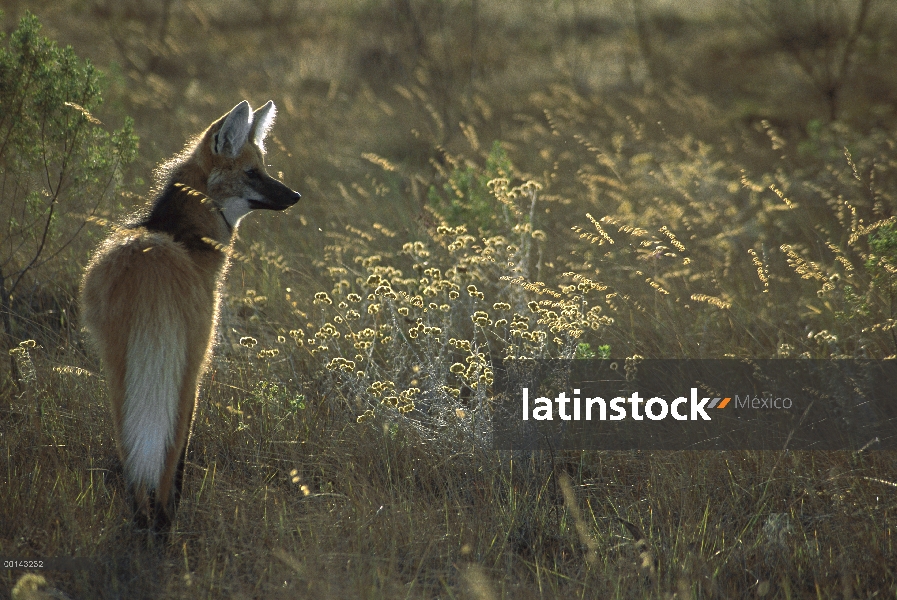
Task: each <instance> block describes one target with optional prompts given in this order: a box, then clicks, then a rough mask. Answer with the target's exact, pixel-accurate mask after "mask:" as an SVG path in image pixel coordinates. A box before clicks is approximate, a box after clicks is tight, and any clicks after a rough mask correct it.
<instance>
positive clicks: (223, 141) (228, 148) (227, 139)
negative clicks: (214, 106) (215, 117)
mask: <svg viewBox="0 0 897 600" xmlns="http://www.w3.org/2000/svg"><path fill="white" fill-rule="evenodd" d="M250 111H251V109H250V108H249V103H248V102H246V100H243V101H242V102H240V103H239V104H238V105H236V106H235V107H234V108H233V110H231V111H230V112H229V113H227V116H226V117H224V123H222V124H221V129H219V130H218V133H216V134H215V137H214V138H213V140H212V152H214V153H215V154H223V155H225V156H227V157H228V158H236V157H237V155H238V154H240V150H242V149H243V144H245V143H246V140H247V139H249V131H250V129H251V127H252V121H251V120H250V119H251V118H252V113H251V112H250Z"/></svg>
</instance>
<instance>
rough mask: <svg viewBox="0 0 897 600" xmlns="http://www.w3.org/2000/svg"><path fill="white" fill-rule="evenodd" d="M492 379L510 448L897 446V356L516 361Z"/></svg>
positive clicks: (497, 431) (498, 436) (502, 442)
mask: <svg viewBox="0 0 897 600" xmlns="http://www.w3.org/2000/svg"><path fill="white" fill-rule="evenodd" d="M493 390H494V392H495V397H496V407H497V408H496V413H495V416H494V420H493V424H494V437H493V440H494V447H495V448H496V449H502V450H539V449H542V450H548V449H555V450H561V449H568V450H783V449H791V450H860V449H869V450H895V449H897V361H886V360H791V359H783V360H735V359H731V360H728V359H727V360H710V359H708V360H697V359H694V360H641V361H630V360H569V361H519V362H517V361H515V362H510V361H508V362H506V363H505V364H504V365H503V366H501V367H498V368H497V369H496V370H495V381H494V386H493Z"/></svg>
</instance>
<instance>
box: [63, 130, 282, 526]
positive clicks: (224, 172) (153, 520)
mask: <svg viewBox="0 0 897 600" xmlns="http://www.w3.org/2000/svg"><path fill="white" fill-rule="evenodd" d="M224 118H225V117H222V118H221V119H219V120H218V121H216V122H215V123H214V124H213V125H212V126H210V127H209V129H207V130H206V131H205V132H204V133H203V134H202V135H201V136H200V137H199V138H197V140H196V142H195V143H194V145H193V146H192V147H190V148H188V149H187V150H186V151H185V152H184V153H183V154H182V155H181V156H180V157H179V158H177V159H175V161H172V163H169V164H168V165H166V166H163V167H162V170H161V172H162V174H163V176H165V175H167V178H168V181H167V182H163V183H162V187H161V188H160V191H159V193H160V200H159V201H161V198H162V197H164V199H165V202H166V204H165V208H164V215H165V218H166V219H169V220H166V221H165V223H174V225H173V226H172V227H174V228H176V229H175V230H173V231H174V232H173V233H169V232H167V230H166V231H159V230H155V229H153V230H150V229H148V228H147V227H148V226H149V225H147V227H144V226H133V225H132V226H129V227H126V228H122V229H118V230H117V231H115V232H113V233H112V235H110V236H109V238H107V239H106V240H105V241H104V242H103V243H102V244H101V245H100V246H99V248H98V249H97V251H96V253H95V254H94V256H93V258H92V259H91V261H90V264H89V265H88V267H87V271H86V274H85V277H84V281H83V284H82V301H81V304H82V306H83V310H84V323H85V324H86V326H87V328H88V330H89V331H90V333H91V334H92V336H93V338H94V339H95V341H96V343H97V346H98V349H99V353H100V358H101V360H102V362H103V364H104V365H105V370H106V375H107V383H108V387H109V396H110V401H111V405H112V414H113V423H114V427H115V439H116V444H117V445H118V450H119V454H120V456H121V457H122V461H123V463H124V462H125V457H126V455H127V449H126V448H125V447H124V445H123V444H124V440H123V427H124V423H123V419H124V412H123V411H124V404H125V396H126V391H127V390H126V387H127V386H126V381H127V379H126V377H127V369H128V362H127V361H128V344H129V339H130V336H131V332H132V330H134V328H135V327H139V326H140V325H141V323H147V322H148V321H146V319H148V318H151V319H152V322H153V323H156V322H158V321H160V320H163V321H164V322H165V323H170V326H171V327H175V328H178V329H176V331H181V332H183V333H184V334H185V336H186V339H185V342H186V344H185V348H184V349H183V352H185V355H186V356H185V360H184V365H185V368H184V374H183V378H182V380H181V382H180V384H179V397H178V408H177V416H176V423H175V432H174V435H173V438H174V444H173V445H171V446H168V448H167V455H166V460H165V464H164V470H163V472H162V476H161V480H160V481H159V482H158V485H157V486H156V489H155V491H154V493H153V492H152V490H148V489H145V487H144V486H142V485H136V486H130V482H129V486H130V487H132V489H131V494H132V497H133V500H134V504H135V509H136V511H137V516H138V519H139V520H143V519H144V518H145V519H146V522H147V524H148V525H149V526H152V527H154V528H160V526H161V527H165V526H167V525H168V524H170V522H171V520H172V519H173V517H174V512H175V508H176V505H177V494H178V492H179V489H178V488H179V481H178V478H179V477H180V476H181V472H182V469H183V458H184V456H185V453H186V447H187V444H188V440H189V437H190V430H191V423H192V420H193V415H194V412H195V410H196V403H197V397H198V392H199V380H200V378H201V376H202V374H203V372H204V371H205V369H206V368H207V366H208V363H209V358H210V356H211V351H212V346H213V340H214V332H215V329H216V326H217V319H218V303H219V295H220V293H219V288H220V285H221V282H222V281H223V280H224V275H225V272H226V270H227V256H226V251H227V247H228V246H229V245H230V243H231V240H232V231H231V229H230V227H229V226H228V223H227V222H226V221H225V219H224V218H223V217H222V215H221V214H218V213H219V212H220V207H219V206H218V205H217V204H216V202H217V200H219V199H222V198H226V197H227V196H228V194H231V192H232V191H233V190H232V189H230V187H228V186H229V185H230V186H231V187H235V186H236V185H237V184H238V183H239V181H238V178H239V177H243V176H244V170H245V168H246V167H247V166H251V167H254V168H256V169H260V170H261V171H262V172H263V171H264V162H263V155H262V153H261V152H260V150H259V149H258V148H257V147H256V146H255V145H254V144H252V143H246V144H245V145H244V146H243V148H242V150H241V152H240V154H239V155H238V156H237V157H236V158H233V159H228V158H225V157H223V156H221V155H216V154H213V152H212V144H213V143H214V135H215V134H216V133H217V132H218V130H219V129H220V128H221V126H222V123H223V122H224ZM250 139H251V138H250ZM213 170H217V171H218V172H219V174H221V176H220V177H219V178H218V179H219V181H220V182H219V183H217V184H216V185H215V186H214V187H217V188H219V189H213V190H209V189H208V180H209V175H210V174H211V173H212V171H213ZM272 181H273V180H272ZM185 186H186V187H185ZM282 187H283V189H284V190H287V191H288V192H290V193H292V194H294V195H295V196H296V198H295V199H292V202H295V200H296V199H298V195H296V194H295V192H291V190H288V188H286V187H285V186H282ZM209 196H211V198H210V197H209ZM213 198H214V199H215V200H213ZM157 202H158V201H157ZM292 202H291V203H292ZM274 208H277V207H274ZM279 208H285V206H283V207H279ZM148 218H149V217H147V219H148ZM145 222H149V221H145ZM176 238H177V239H176ZM205 240H208V241H205ZM209 242H212V243H209ZM148 315H149V317H148ZM160 339H170V338H166V337H164V336H161V337H160ZM175 356H183V355H178V354H177V353H176V354H175ZM166 364H168V363H166ZM147 406H152V405H151V404H148V405H147ZM126 470H127V468H126ZM126 475H128V473H126Z"/></svg>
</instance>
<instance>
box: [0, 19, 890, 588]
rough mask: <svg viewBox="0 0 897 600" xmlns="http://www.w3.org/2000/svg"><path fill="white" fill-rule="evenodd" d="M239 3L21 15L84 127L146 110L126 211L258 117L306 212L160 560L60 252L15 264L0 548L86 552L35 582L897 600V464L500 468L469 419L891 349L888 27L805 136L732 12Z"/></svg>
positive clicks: (258, 298)
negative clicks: (536, 364)
mask: <svg viewBox="0 0 897 600" xmlns="http://www.w3.org/2000/svg"><path fill="white" fill-rule="evenodd" d="M636 4H639V5H641V6H642V7H643V8H644V3H636ZM240 6H241V7H240V8H238V7H236V6H232V7H230V8H228V7H224V8H222V7H219V5H217V4H211V3H197V2H193V3H184V4H183V5H182V4H177V3H175V4H173V7H174V8H173V13H172V18H171V19H170V21H169V22H168V24H167V25H165V26H163V25H164V21H163V19H162V15H161V13H159V10H160V9H159V8H158V7H157V6H155V5H153V4H151V3H141V2H128V3H113V2H105V3H104V2H97V3H94V4H89V5H88V4H77V5H76V6H75V5H72V6H69V5H67V4H65V3H52V4H51V3H46V5H43V6H41V5H40V4H39V3H38V5H37V6H36V7H33V8H35V10H36V11H37V12H38V14H39V15H40V16H41V17H42V19H43V20H44V22H45V24H46V25H47V27H48V29H49V31H48V32H47V33H50V34H52V35H53V36H54V37H57V38H58V39H60V40H62V41H63V42H69V43H73V44H74V45H75V49H76V51H77V52H78V53H79V54H81V55H87V56H91V58H93V59H94V60H95V61H96V62H97V63H98V64H99V65H100V66H101V67H103V68H105V69H107V71H108V73H109V82H110V85H111V89H110V93H109V96H111V98H110V100H109V102H108V103H107V106H106V111H107V113H108V114H104V115H101V117H102V119H103V120H104V122H108V123H115V122H116V121H117V120H120V119H121V118H122V115H123V114H131V115H132V116H134V117H135V121H136V125H137V129H138V132H139V133H140V134H141V140H142V142H141V157H140V159H139V161H138V162H139V164H137V165H136V166H135V167H134V170H133V171H132V172H131V175H130V189H131V190H132V193H131V194H130V195H129V196H128V197H122V198H121V199H120V201H119V205H118V206H109V207H106V208H107V210H108V212H109V213H110V214H115V215H118V214H121V213H122V212H124V211H126V210H128V209H129V208H131V207H133V206H134V205H135V204H137V203H138V202H139V201H140V200H141V198H140V197H139V195H140V194H145V193H146V191H147V189H148V177H147V174H148V173H149V171H150V169H151V168H152V165H153V164H154V163H156V162H158V161H159V160H161V159H163V158H165V157H167V156H168V155H170V154H171V153H173V152H174V151H176V150H177V149H178V148H179V145H180V144H181V143H182V141H183V140H184V139H185V138H186V137H187V136H188V135H189V134H192V133H194V132H195V131H196V130H198V129H200V128H201V127H202V126H203V125H204V124H205V123H207V122H209V121H210V120H211V119H212V118H214V117H215V116H217V115H218V114H220V113H222V112H224V111H225V110H227V109H228V108H230V106H232V105H233V104H235V103H236V102H237V101H239V100H240V99H242V98H244V97H245V98H247V99H249V100H250V101H251V102H252V103H253V104H259V103H260V102H263V101H264V100H267V99H268V98H269V97H270V98H273V99H274V101H275V102H276V103H277V105H278V107H279V108H280V111H281V112H280V116H279V119H278V122H277V124H276V125H275V127H274V130H273V135H274V136H275V138H274V139H273V140H272V143H270V144H269V145H270V149H269V150H270V153H271V154H270V162H271V164H272V165H273V167H274V170H275V171H276V170H282V171H283V177H284V180H285V181H286V182H288V183H290V184H291V185H293V186H294V187H296V188H298V189H299V190H300V191H302V192H303V203H302V204H300V205H299V206H297V207H295V208H294V209H292V210H291V211H288V212H287V213H286V214H285V215H283V216H282V217H281V218H276V219H266V220H265V222H264V224H259V223H258V222H255V221H253V220H252V218H251V217H250V218H249V219H247V221H248V222H247V223H246V224H244V225H243V228H242V229H241V236H240V237H241V240H240V241H239V242H238V245H237V251H238V252H239V253H240V256H239V257H237V260H235V262H234V265H233V268H232V269H231V273H230V275H229V280H228V286H227V297H226V300H225V306H224V311H223V321H222V330H221V341H220V344H219V345H218V348H217V351H216V357H215V359H214V365H213V369H212V371H211V372H210V373H209V375H208V376H207V377H206V380H205V385H204V391H203V394H202V398H201V402H200V408H199V412H198V414H197V419H196V423H195V427H194V437H193V441H192V443H191V454H190V457H189V461H188V464H187V472H186V480H185V483H184V493H185V496H184V498H183V499H182V502H181V506H180V512H179V516H178V521H177V525H176V529H175V532H174V534H173V536H172V539H171V540H170V542H169V543H165V542H161V541H158V540H152V539H145V538H143V537H142V536H140V535H137V534H135V533H134V531H133V529H132V526H131V524H130V521H129V513H128V507H127V502H126V501H125V499H124V498H123V497H122V494H123V490H124V486H123V482H122V479H121V474H120V470H119V466H118V459H117V457H116V455H115V451H114V444H113V441H112V439H111V437H110V436H111V426H110V423H109V415H108V411H107V409H106V406H105V401H104V399H105V390H104V382H103V380H102V377H101V375H100V369H99V365H98V364H97V363H96V359H95V356H94V354H93V353H92V351H91V349H90V348H89V346H87V345H86V344H85V339H84V336H83V334H82V332H81V331H80V328H79V326H78V323H77V307H76V306H75V304H74V302H73V297H74V290H75V289H76V284H77V279H78V277H79V274H80V268H81V264H78V263H77V261H74V262H73V263H66V264H61V263H59V264H56V265H52V268H51V269H49V270H45V271H44V272H42V273H40V274H38V275H37V276H36V277H35V280H34V281H33V283H32V288H31V289H32V290H33V291H32V292H31V293H30V295H28V296H27V297H25V296H23V297H22V298H19V299H18V301H19V302H18V304H17V305H16V306H17V307H18V308H17V310H18V311H19V313H18V314H17V323H18V325H17V326H18V327H19V330H18V332H17V335H18V337H19V339H21V340H34V342H31V343H23V344H22V345H21V346H20V347H19V348H18V349H17V351H16V354H15V356H14V358H15V360H17V361H19V366H20V371H21V372H22V373H23V382H22V386H21V387H20V388H15V387H13V386H12V385H11V384H9V383H7V384H5V387H4V388H3V390H4V391H3V395H2V396H0V407H2V412H0V449H2V451H3V452H4V453H5V454H6V468H5V469H3V471H2V475H0V477H2V478H3V486H0V556H3V557H17V558H32V557H53V556H62V557H67V556H77V557H87V558H89V559H90V560H91V561H93V565H94V568H93V569H91V570H85V571H52V572H44V573H42V574H43V575H44V576H45V577H46V578H47V580H48V581H47V582H46V584H45V585H47V586H51V587H52V588H55V589H57V590H61V591H62V592H64V593H65V594H68V595H69V596H70V597H72V598H121V597H125V598H143V597H146V598H156V597H162V598H175V597H189V598H194V597H210V598H222V597H225V598H243V597H246V598H255V597H265V598H279V597H284V598H293V597H297V596H300V595H305V596H310V597H322V598H346V597H382V598H396V597H408V598H435V597H440V598H449V597H451V598H468V597H469V598H476V599H486V598H530V597H532V598H536V597H540V598H541V597H561V596H568V595H569V596H576V597H608V598H642V597H652V598H653V597H657V598H661V597H662V598H671V597H681V598H702V597H747V596H753V595H757V596H768V597H782V598H786V597H820V598H833V597H872V596H876V597H891V596H894V595H895V593H897V573H895V571H894V565H895V564H897V551H895V548H894V543H893V538H894V527H895V523H897V521H895V517H894V515H895V510H897V501H895V498H897V496H895V483H897V462H895V461H894V457H893V455H892V453H886V452H880V451H876V450H874V449H869V450H865V451H862V452H846V451H845V452H830V453H818V452H817V453H810V452H797V453H795V452H736V451H733V452H726V453H698V452H654V453H639V452H629V453H621V452H613V453H611V452H588V453H582V452H562V453H558V454H555V455H550V456H549V455H511V454H507V453H498V452H494V451H491V450H489V449H488V441H489V439H488V433H486V434H484V433H483V432H484V431H486V432H488V424H489V419H490V415H491V403H492V402H493V401H494V399H493V398H492V397H491V396H490V387H489V385H490V383H491V370H492V367H493V365H494V364H495V361H500V360H502V359H503V358H504V357H507V356H512V357H513V356H526V357H566V358H574V357H586V356H590V355H594V354H604V353H611V354H612V355H613V356H615V357H629V356H632V355H635V354H638V355H641V356H646V357H691V358H699V357H708V358H709V357H723V356H736V357H743V356H753V357H762V358H768V357H777V356H778V357H786V356H788V357H799V356H805V357H812V358H846V357H870V358H884V357H888V356H893V355H894V354H897V340H895V337H894V335H893V328H894V323H895V319H897V315H895V314H894V309H895V299H897V275H895V274H897V228H895V227H894V215H897V162H895V159H894V156H895V147H897V137H895V135H894V133H893V132H894V130H895V123H897V116H895V113H894V108H893V101H888V100H883V99H882V97H881V96H880V93H879V92H876V93H872V92H870V91H869V90H873V89H874V90H878V89H881V88H882V86H884V88H885V89H891V90H892V91H893V90H894V89H897V82H895V81H893V80H889V79H888V76H886V75H878V76H876V77H878V79H876V81H875V82H874V84H873V82H871V80H870V79H869V78H870V77H872V75H870V74H869V73H870V72H871V71H872V67H871V66H870V65H871V64H872V62H870V61H873V59H874V60H875V61H878V62H875V63H874V64H875V65H876V66H877V71H876V72H883V73H891V74H893V73H897V69H894V68H893V67H894V66H895V64H897V55H895V54H897V53H895V49H894V48H893V44H892V43H890V42H888V41H887V40H888V39H893V38H888V37H887V36H886V35H885V34H884V33H886V32H887V31H891V30H892V29H891V30H889V29H888V28H889V27H890V28H893V27H894V20H893V16H894V15H893V14H892V13H891V12H887V11H885V12H883V13H881V14H880V15H878V20H877V22H878V23H880V24H879V25H877V27H878V28H879V29H878V30H876V31H877V32H878V33H879V34H881V36H882V37H880V38H876V39H879V41H880V42H881V44H880V46H876V47H875V48H874V50H875V51H874V52H872V50H869V54H865V55H864V56H865V58H864V61H866V62H861V63H858V66H857V67H856V69H857V71H856V78H857V81H858V82H860V83H862V85H857V86H854V87H851V88H850V89H849V90H846V91H845V92H844V94H845V95H846V96H845V97H842V98H841V100H842V103H841V105H842V106H844V107H845V108H844V109H843V110H844V111H845V113H844V114H843V116H842V119H841V120H840V121H838V122H835V123H826V122H825V116H826V114H827V112H826V107H825V106H824V103H820V102H819V101H818V99H816V96H815V94H816V91H815V90H814V89H812V86H811V85H806V86H804V87H801V85H799V84H798V83H795V82H796V81H797V82H799V76H798V74H797V73H798V71H797V70H796V69H797V67H794V66H793V65H792V66H791V67H790V68H791V69H792V70H791V71H788V74H789V76H787V77H783V75H782V71H783V69H788V68H789V67H788V64H787V61H786V60H785V58H783V57H782V56H780V55H777V54H776V53H775V52H774V50H773V49H767V51H766V53H761V52H754V50H755V49H756V44H757V38H756V37H755V36H752V35H749V34H748V33H747V32H745V31H743V28H742V27H741V26H740V23H739V22H738V21H737V20H733V18H732V16H731V15H726V14H725V13H720V12H714V11H706V12H705V11H703V10H702V11H698V12H695V13H685V12H683V13H681V14H677V13H675V12H671V9H668V10H666V11H658V12H657V13H656V14H655V17H656V18H652V19H651V20H649V21H648V22H647V25H646V28H643V29H640V30H639V29H638V28H637V27H635V26H634V25H633V23H632V22H631V18H632V17H631V13H630V12H629V11H628V10H624V9H623V8H620V7H618V8H613V9H607V10H604V11H596V10H592V9H591V8H589V7H588V6H587V5H586V3H578V2H571V3H564V2H561V3H552V4H551V6H544V5H543V4H541V3H536V2H532V3H517V4H515V6H514V8H512V9H511V8H507V7H506V6H505V5H504V4H502V3H492V2H474V3H464V2H446V3H436V4H433V3H425V2H419V3H418V2H410V3H406V2H399V1H396V2H391V3H374V2H358V3H353V4H342V3H340V4H330V3H323V4H320V3H307V4H303V6H302V7H300V8H301V9H300V10H294V9H291V8H289V6H288V5H287V3H279V2H277V1H258V2H255V3H253V4H247V5H245V6H244V5H240ZM621 6H622V5H621ZM434 7H435V8H434ZM648 8H649V9H650V5H649V6H648ZM22 9H23V6H19V5H15V6H12V7H10V8H9V13H10V14H9V15H8V16H7V21H6V22H7V23H11V22H12V17H16V16H18V15H17V14H16V13H17V11H19V10H22ZM652 14H654V13H652ZM294 15H297V16H294ZM473 23H477V24H478V25H477V27H473V26H472V24H473ZM708 23H709V24H710V25H712V26H708ZM487 26H488V27H487ZM160 32H162V33H161V34H160ZM882 32H884V33H882ZM126 34H127V35H126ZM870 35H871V34H870ZM639 36H641V37H639ZM644 36H648V37H647V38H645V37H644ZM869 39H870V40H871V39H873V38H872V37H870V38H869ZM96 40H101V41H99V42H97V41H96ZM646 40H647V41H648V42H650V43H651V45H650V54H648V53H647V51H646V48H645V46H644V43H645V41H646ZM138 42H140V43H138ZM889 44H890V45H889ZM864 48H865V46H864ZM721 49H722V50H721ZM723 50H725V53H723V54H721V52H722V51H723ZM867 50H868V48H867ZM739 53H740V54H739ZM734 55H738V56H742V57H743V58H744V61H747V62H745V63H744V64H749V65H750V68H747V67H745V68H744V71H745V72H744V73H741V72H738V71H737V70H735V69H732V68H729V69H723V68H722V67H720V65H725V64H730V65H731V63H729V62H728V61H732V60H734V59H733V58H732V56H734ZM649 63H650V64H649ZM707 65H710V66H707ZM658 69H659V72H660V73H662V74H663V79H661V78H660V75H659V74H658ZM717 69H719V71H718V70H717ZM229 73H239V74H240V76H239V77H236V78H235V77H234V76H232V75H229ZM708 74H710V75H712V76H713V77H714V78H716V79H715V81H717V82H718V85H713V86H711V85H708V84H707V83H706V76H707V75H708ZM888 86H891V87H888ZM849 94H855V95H856V97H855V98H854V99H853V102H851V99H850V97H849ZM783 97H787V98H789V99H790V100H789V101H788V102H784V101H782V98H783ZM889 102H890V104H889ZM795 103H796V104H798V105H799V106H800V107H801V110H795V109H794V106H793V105H794V104H795ZM814 111H816V112H814ZM817 115H818V117H817ZM496 140H498V142H497V143H493V142H495V141H496ZM101 234H102V231H101V230H99V229H96V230H94V231H93V232H92V233H91V235H92V236H94V237H96V236H99V235H101ZM89 241H90V240H85V248H86V247H87V246H89V245H90V244H89ZM81 252H82V254H83V256H82V258H84V259H85V260H84V262H86V249H85V250H83V251H81ZM50 281H52V282H53V283H52V284H51V283H49V282H50ZM456 365H457V366H456ZM21 575H22V571H20V570H2V571H0V589H2V590H3V592H2V593H3V594H5V593H6V590H12V589H13V586H14V585H15V584H16V582H17V581H18V580H19V578H20V577H21ZM28 585H33V586H36V587H40V586H41V585H44V584H40V582H37V581H36V580H33V579H32V580H26V581H24V582H22V589H24V588H25V587H27V586H28ZM21 593H22V594H24V592H21ZM18 597H27V596H18Z"/></svg>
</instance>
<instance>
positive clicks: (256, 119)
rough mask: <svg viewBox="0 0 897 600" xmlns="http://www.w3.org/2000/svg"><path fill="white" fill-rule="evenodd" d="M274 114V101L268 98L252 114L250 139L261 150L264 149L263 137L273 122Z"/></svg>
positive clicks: (275, 109)
mask: <svg viewBox="0 0 897 600" xmlns="http://www.w3.org/2000/svg"><path fill="white" fill-rule="evenodd" d="M275 115H277V108H275V106H274V102H272V101H271V100H268V102H266V103H265V105H264V106H263V107H261V108H260V109H258V110H257V111H255V113H254V114H253V116H252V141H253V142H255V145H256V146H258V147H259V150H261V151H262V152H264V151H265V137H266V136H267V135H268V130H270V129H271V125H273V124H274V117H275Z"/></svg>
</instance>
